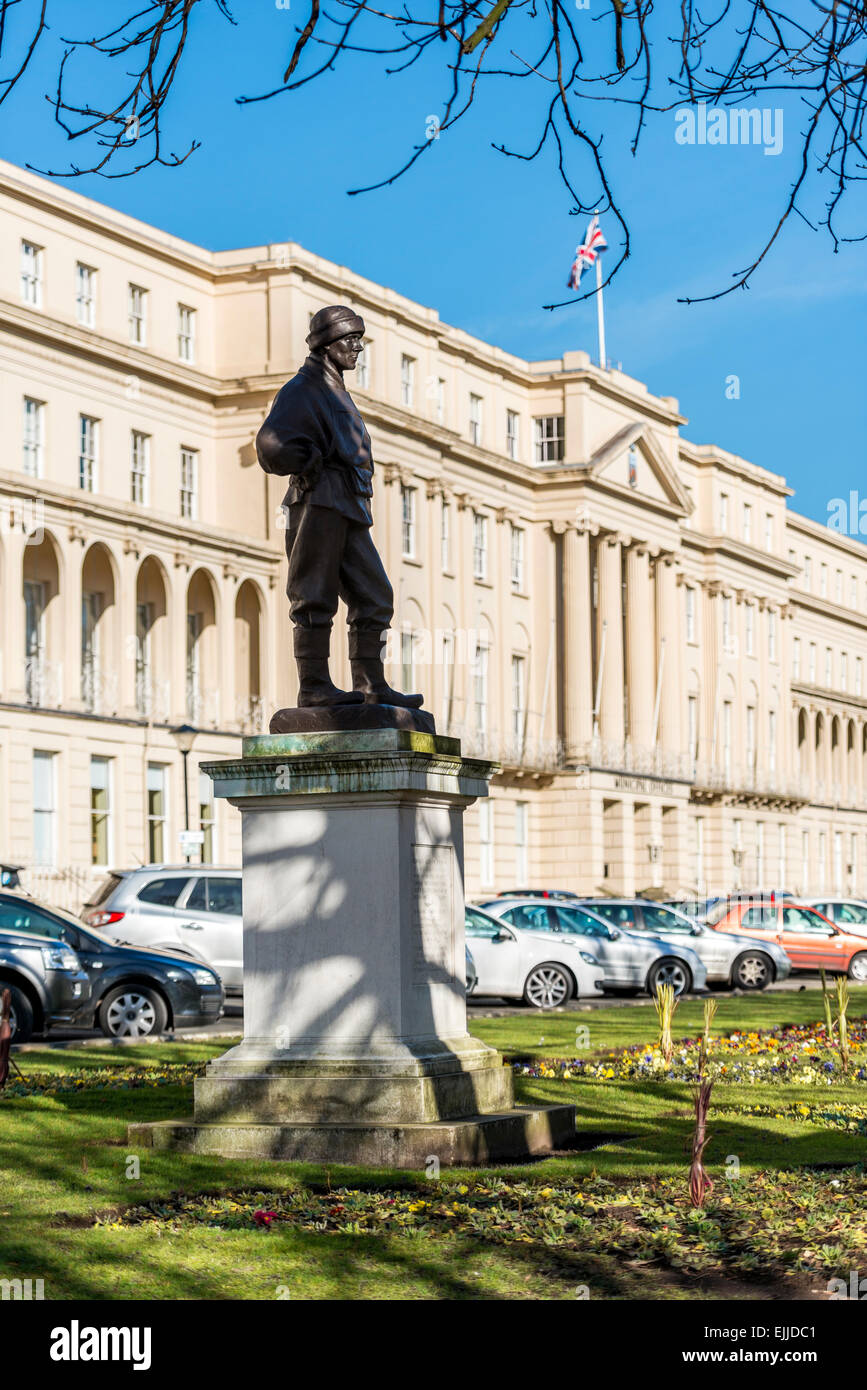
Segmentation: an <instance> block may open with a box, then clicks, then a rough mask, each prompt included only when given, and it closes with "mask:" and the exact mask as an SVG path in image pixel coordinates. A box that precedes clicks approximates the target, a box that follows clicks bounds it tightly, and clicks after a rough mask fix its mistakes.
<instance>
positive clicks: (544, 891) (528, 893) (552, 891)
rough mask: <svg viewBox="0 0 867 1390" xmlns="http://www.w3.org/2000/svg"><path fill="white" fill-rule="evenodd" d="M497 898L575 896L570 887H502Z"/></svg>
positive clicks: (576, 895)
mask: <svg viewBox="0 0 867 1390" xmlns="http://www.w3.org/2000/svg"><path fill="white" fill-rule="evenodd" d="M497 897H498V898H577V897H578V894H577V893H573V892H572V890H571V888H503V889H502V890H501V891H500V892H499V893H498V894H497Z"/></svg>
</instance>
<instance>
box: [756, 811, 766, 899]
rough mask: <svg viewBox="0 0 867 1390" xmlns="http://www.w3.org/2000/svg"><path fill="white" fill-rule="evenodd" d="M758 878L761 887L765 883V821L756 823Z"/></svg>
mask: <svg viewBox="0 0 867 1390" xmlns="http://www.w3.org/2000/svg"><path fill="white" fill-rule="evenodd" d="M756 878H757V879H758V883H759V887H760V888H762V887H763V886H764V882H765V826H764V822H763V821H757V823H756Z"/></svg>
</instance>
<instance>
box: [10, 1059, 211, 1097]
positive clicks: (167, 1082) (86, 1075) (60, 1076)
mask: <svg viewBox="0 0 867 1390" xmlns="http://www.w3.org/2000/svg"><path fill="white" fill-rule="evenodd" d="M203 1071H204V1063H190V1064H187V1063H169V1064H167V1065H165V1066H156V1067H136V1066H132V1067H88V1068H87V1070H82V1071H66V1072H45V1071H43V1072H39V1071H34V1072H27V1071H25V1072H24V1075H23V1076H18V1075H17V1074H16V1073H15V1072H12V1074H11V1075H10V1077H9V1080H8V1081H7V1083H6V1085H5V1087H4V1088H3V1089H2V1090H0V1100H2V1099H4V1098H6V1099H9V1100H13V1099H17V1098H19V1097H21V1096H51V1095H58V1094H60V1093H62V1092H63V1093H68V1092H75V1091H134V1090H140V1089H141V1088H143V1087H144V1088H152V1087H154V1086H189V1085H190V1083H191V1082H192V1081H193V1079H194V1078H195V1077H196V1076H200V1075H201V1074H202V1072H203Z"/></svg>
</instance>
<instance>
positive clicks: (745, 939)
mask: <svg viewBox="0 0 867 1390" xmlns="http://www.w3.org/2000/svg"><path fill="white" fill-rule="evenodd" d="M585 906H588V907H590V908H592V910H593V911H594V912H595V913H597V914H598V916H600V917H604V918H605V920H606V922H611V923H612V924H613V925H614V926H616V927H622V929H623V930H624V931H627V932H648V933H649V934H650V935H652V936H655V937H658V938H660V939H661V940H662V941H670V942H674V943H677V942H682V943H683V944H684V945H687V946H690V947H691V949H692V950H693V951H695V953H696V955H697V956H699V957H700V959H701V960H702V961H704V965H705V968H706V970H707V981H708V984H714V985H732V986H733V987H737V988H738V989H764V988H765V986H766V985H769V984H771V983H772V982H773V981H774V980H785V979H786V978H787V977H788V976H789V975H790V974H791V972H792V963H791V961H790V960H789V957H788V956H787V955H786V953H785V951H784V950H783V948H782V946H778V945H777V943H776V941H759V940H756V938H755V937H750V936H741V935H738V934H731V935H725V934H723V933H721V932H715V931H712V930H711V929H710V928H709V927H705V926H703V925H702V924H701V923H700V922H698V921H697V920H696V919H695V918H694V917H693V918H689V917H686V916H684V914H683V913H682V912H675V911H674V909H673V908H670V907H667V906H666V905H665V904H664V903H654V902H650V901H649V900H647V899H644V898H604V899H596V898H594V899H592V900H589V901H587V902H586V903H585Z"/></svg>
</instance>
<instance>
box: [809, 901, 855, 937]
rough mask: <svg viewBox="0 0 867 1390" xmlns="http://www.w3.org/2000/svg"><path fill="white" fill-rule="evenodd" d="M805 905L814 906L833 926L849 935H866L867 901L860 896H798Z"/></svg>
mask: <svg viewBox="0 0 867 1390" xmlns="http://www.w3.org/2000/svg"><path fill="white" fill-rule="evenodd" d="M798 902H799V903H800V902H803V903H804V905H805V906H806V907H814V908H815V909H816V911H817V912H821V913H822V915H823V917H828V918H829V919H830V920H831V921H832V922H833V923H834V926H835V927H839V928H840V930H841V931H844V932H846V933H847V934H848V935H849V936H867V902H862V900H861V899H860V898H829V897H827V896H825V897H823V898H799V899H798Z"/></svg>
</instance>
